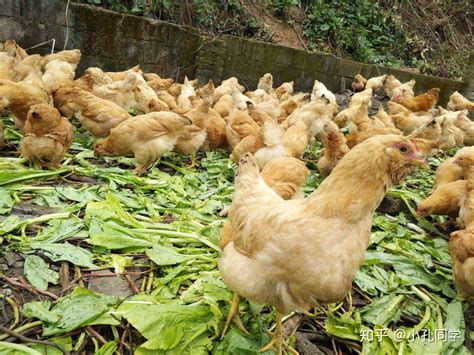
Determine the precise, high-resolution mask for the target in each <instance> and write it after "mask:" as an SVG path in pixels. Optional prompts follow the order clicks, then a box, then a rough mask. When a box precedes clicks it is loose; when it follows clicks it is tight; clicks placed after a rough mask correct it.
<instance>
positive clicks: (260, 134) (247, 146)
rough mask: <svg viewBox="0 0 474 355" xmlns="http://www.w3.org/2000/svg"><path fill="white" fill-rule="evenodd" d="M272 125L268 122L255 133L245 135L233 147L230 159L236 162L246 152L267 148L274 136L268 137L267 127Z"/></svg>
mask: <svg viewBox="0 0 474 355" xmlns="http://www.w3.org/2000/svg"><path fill="white" fill-rule="evenodd" d="M270 125H271V123H270V122H268V123H267V124H266V125H263V126H262V127H259V128H258V129H257V130H256V131H255V133H253V134H251V135H249V136H246V137H244V138H243V139H242V140H241V141H240V142H239V143H238V144H237V145H236V146H235V147H234V148H233V149H232V153H231V155H230V159H231V160H232V161H234V162H238V161H239V159H240V158H241V157H242V156H243V155H244V154H245V153H252V154H254V153H256V152H257V151H258V150H259V149H262V148H265V147H267V146H269V145H271V142H272V138H273V137H271V136H270V137H268V134H267V133H268V132H267V128H268V127H269V126H270Z"/></svg>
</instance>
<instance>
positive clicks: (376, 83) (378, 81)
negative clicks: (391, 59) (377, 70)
mask: <svg viewBox="0 0 474 355" xmlns="http://www.w3.org/2000/svg"><path fill="white" fill-rule="evenodd" d="M387 76H388V75H387V74H385V75H381V76H376V77H374V78H370V79H369V80H367V83H366V84H365V88H366V89H372V91H376V90H378V89H380V88H382V87H383V86H384V84H385V80H386V79H387Z"/></svg>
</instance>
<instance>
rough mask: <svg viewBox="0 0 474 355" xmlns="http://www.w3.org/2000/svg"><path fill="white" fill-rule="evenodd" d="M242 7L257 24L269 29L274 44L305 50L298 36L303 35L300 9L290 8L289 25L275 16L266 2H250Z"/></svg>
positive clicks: (302, 13) (303, 42) (302, 41)
mask: <svg viewBox="0 0 474 355" xmlns="http://www.w3.org/2000/svg"><path fill="white" fill-rule="evenodd" d="M244 6H245V8H246V10H247V11H248V12H249V13H250V14H252V16H254V17H255V18H256V19H257V20H258V21H259V22H261V23H263V24H265V25H266V26H268V27H270V28H271V30H272V32H273V35H272V41H273V42H274V43H276V44H280V45H282V46H287V47H291V48H296V49H307V47H306V42H305V40H304V39H303V38H302V36H301V35H300V34H301V33H303V19H304V12H303V10H302V9H300V8H299V7H297V6H292V8H291V9H290V13H289V16H288V17H289V18H291V19H292V21H291V23H289V22H288V21H287V20H286V19H284V18H283V17H281V16H280V17H279V16H276V15H275V13H274V12H273V11H272V9H271V8H270V7H269V6H268V3H267V0H256V1H252V2H251V4H245V5H244Z"/></svg>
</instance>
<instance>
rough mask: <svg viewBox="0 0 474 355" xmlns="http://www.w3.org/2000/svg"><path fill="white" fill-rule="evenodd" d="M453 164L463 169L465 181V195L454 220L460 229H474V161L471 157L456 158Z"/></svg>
mask: <svg viewBox="0 0 474 355" xmlns="http://www.w3.org/2000/svg"><path fill="white" fill-rule="evenodd" d="M454 162H455V164H458V165H460V166H461V167H462V168H463V175H464V178H466V179H467V193H466V197H465V198H464V199H463V201H462V203H461V208H460V209H459V217H458V219H457V220H456V222H457V224H458V226H460V227H461V228H468V229H473V228H474V164H473V163H474V161H473V159H472V156H469V157H467V158H464V159H463V157H462V156H461V157H457V158H456V160H455V161H454Z"/></svg>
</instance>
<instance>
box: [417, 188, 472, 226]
mask: <svg viewBox="0 0 474 355" xmlns="http://www.w3.org/2000/svg"><path fill="white" fill-rule="evenodd" d="M466 194H467V181H466V180H458V181H454V182H449V183H447V184H442V185H440V186H438V187H437V188H436V189H435V190H434V191H433V192H432V193H431V195H430V196H428V197H427V198H426V199H424V200H423V201H422V202H421V203H420V204H419V205H418V209H417V210H416V213H417V215H418V216H430V215H447V216H450V217H453V218H457V217H458V216H459V209H460V208H461V203H462V202H463V200H464V198H465V196H466Z"/></svg>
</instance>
